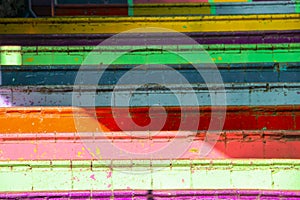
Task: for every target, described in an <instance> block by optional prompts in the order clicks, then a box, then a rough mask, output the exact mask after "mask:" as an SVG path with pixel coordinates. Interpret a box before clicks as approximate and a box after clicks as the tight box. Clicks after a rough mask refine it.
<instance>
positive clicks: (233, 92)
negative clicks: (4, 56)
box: [0, 82, 300, 107]
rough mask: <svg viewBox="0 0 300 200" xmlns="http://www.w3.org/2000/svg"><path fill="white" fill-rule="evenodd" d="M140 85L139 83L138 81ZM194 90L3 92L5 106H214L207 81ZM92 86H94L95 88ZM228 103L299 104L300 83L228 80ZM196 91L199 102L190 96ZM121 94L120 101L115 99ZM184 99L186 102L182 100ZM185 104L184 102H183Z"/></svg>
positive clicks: (68, 88)
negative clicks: (75, 103) (77, 101)
mask: <svg viewBox="0 0 300 200" xmlns="http://www.w3.org/2000/svg"><path fill="white" fill-rule="evenodd" d="M135 86H136V85H135ZM190 86H191V87H192V88H193V90H192V91H191V90H189V89H187V86H186V85H180V84H167V85H166V86H165V87H167V88H168V89H165V88H164V87H162V88H161V87H157V85H148V86H144V87H142V88H140V90H138V91H135V92H134V93H133V94H132V96H131V100H130V103H129V104H128V102H127V101H126V100H124V101H122V98H121V99H120V97H124V98H125V99H126V98H128V96H129V94H128V91H131V90H130V89H131V87H130V86H126V85H124V86H119V89H120V90H117V91H114V85H106V86H105V85H101V86H93V85H90V86H88V85H87V86H81V87H76V86H55V85H53V86H47V87H46V88H45V86H12V87H11V86H7V87H4V86H2V88H1V90H0V96H1V99H2V105H1V106H3V107H11V106H54V105H55V106H72V105H73V104H72V96H74V97H75V96H78V97H80V98H84V97H86V98H92V97H93V98H94V97H95V99H94V100H93V104H94V105H95V106H100V107H101V106H104V107H110V106H113V107H115V106H117V107H118V106H121V107H122V106H128V105H129V106H132V107H141V106H153V105H155V104H156V105H159V106H177V107H178V106H183V105H185V106H199V105H202V106H211V105H212V102H211V101H212V100H211V96H210V93H209V90H208V87H207V85H206V84H192V85H190ZM90 87H92V90H91V88H90ZM224 87H225V90H226V105H228V106H243V105H244V106H261V105H264V106H274V105H278V106H279V105H299V104H300V102H299V101H300V99H299V87H300V86H299V83H285V82H284V83H225V84H224ZM211 91H213V92H216V93H217V94H220V95H221V94H224V91H222V90H220V89H219V88H215V89H211ZM192 94H193V95H195V96H194V97H195V99H196V100H197V101H198V102H195V101H196V100H195V101H193V100H191V99H189V97H191V95H192ZM116 98H119V101H118V102H115V101H113V100H114V99H116ZM182 102H184V104H183V103H182ZM182 104H183V105H182ZM80 106H82V107H88V106H91V103H89V102H86V101H82V102H81V104H80Z"/></svg>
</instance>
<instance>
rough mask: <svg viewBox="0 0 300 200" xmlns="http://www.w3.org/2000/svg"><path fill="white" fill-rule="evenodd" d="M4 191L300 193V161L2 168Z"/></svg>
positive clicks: (52, 164) (16, 163)
mask: <svg viewBox="0 0 300 200" xmlns="http://www.w3.org/2000/svg"><path fill="white" fill-rule="evenodd" d="M0 180H1V181H0V191H2V192H12V191H55V190H117V189H154V190H158V189H261V190H263V189H266V190H269V189H276V190H300V160H290V159H287V160H272V159H266V160H255V159H244V160H232V159H225V160H176V161H168V160H151V161H150V160H109V161H107V160H97V161H89V160H85V161H7V162H4V161H2V162H0Z"/></svg>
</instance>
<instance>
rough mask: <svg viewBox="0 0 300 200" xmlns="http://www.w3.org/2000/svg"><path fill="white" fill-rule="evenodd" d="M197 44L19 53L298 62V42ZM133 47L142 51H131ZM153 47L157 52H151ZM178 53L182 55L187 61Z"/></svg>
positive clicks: (50, 59) (40, 61)
mask: <svg viewBox="0 0 300 200" xmlns="http://www.w3.org/2000/svg"><path fill="white" fill-rule="evenodd" d="M199 47H201V46H200V45H199V46H187V45H182V46H180V47H178V46H168V47H165V48H164V51H161V50H160V49H161V47H159V46H147V47H133V46H130V47H129V46H122V47H115V46H106V47H101V52H91V51H92V50H93V48H94V47H92V46H86V47H76V46H75V47H68V46H62V47H22V51H19V52H18V53H19V54H22V65H80V64H82V62H83V61H84V59H85V58H87V56H88V58H89V60H88V61H87V63H86V64H99V63H103V64H111V63H109V62H108V60H112V59H109V58H115V57H116V55H117V57H118V56H121V57H119V58H118V59H117V60H115V59H114V60H115V61H114V62H113V64H186V63H211V62H215V63H252V62H300V51H299V49H300V44H272V45H271V44H260V45H203V48H204V49H206V50H207V52H205V51H201V48H199ZM135 48H138V49H140V48H142V50H145V51H136V52H131V53H130V51H131V50H133V49H135ZM151 49H152V51H151ZM155 49H158V50H159V51H153V50H155ZM6 53H10V52H7V51H6ZM207 53H208V54H207ZM179 55H180V56H182V55H184V56H185V59H186V60H185V59H183V58H181V57H180V56H179ZM1 62H2V63H1V64H2V65H7V64H6V63H4V62H3V61H1ZM18 65H20V63H19V64H18Z"/></svg>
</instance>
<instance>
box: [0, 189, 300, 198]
mask: <svg viewBox="0 0 300 200" xmlns="http://www.w3.org/2000/svg"><path fill="white" fill-rule="evenodd" d="M149 193H150V194H151V196H152V197H154V198H158V199H162V200H164V199H170V198H178V197H185V198H200V199H207V198H210V199H211V198H212V199H233V200H238V199H241V198H242V199H256V198H259V199H269V198H272V199H274V200H277V199H278V200H279V199H285V198H289V199H292V198H299V196H300V195H299V192H298V191H285V190H217V191H216V190H163V191H143V190H132V189H131V190H130V189H128V191H118V190H114V191H68V192H67V191H61V192H22V193H0V198H9V199H14V198H31V199H35V198H37V199H40V198H43V197H48V198H66V199H78V198H81V199H88V198H93V199H98V198H99V199H102V198H113V199H123V200H130V199H145V198H147V197H149Z"/></svg>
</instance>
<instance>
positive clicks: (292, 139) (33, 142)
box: [0, 124, 300, 161]
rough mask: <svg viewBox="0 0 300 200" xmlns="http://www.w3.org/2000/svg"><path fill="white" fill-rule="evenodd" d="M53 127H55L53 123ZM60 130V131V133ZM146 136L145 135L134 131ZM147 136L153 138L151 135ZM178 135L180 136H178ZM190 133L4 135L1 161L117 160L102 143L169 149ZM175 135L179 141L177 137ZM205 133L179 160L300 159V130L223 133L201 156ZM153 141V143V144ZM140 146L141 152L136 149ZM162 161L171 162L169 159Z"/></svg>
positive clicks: (125, 148) (193, 140) (126, 148)
mask: <svg viewBox="0 0 300 200" xmlns="http://www.w3.org/2000/svg"><path fill="white" fill-rule="evenodd" d="M49 125H51V124H49ZM58 131H59V130H58ZM132 134H133V135H139V136H142V135H143V134H144V133H143V132H132ZM147 134H149V135H152V134H151V132H148V133H147ZM178 134H180V135H179V136H178ZM187 134H188V133H187V132H185V131H181V132H180V133H177V132H176V131H161V132H160V133H159V134H158V135H155V134H154V135H153V136H151V137H150V136H149V135H148V136H145V137H144V139H138V138H136V137H135V136H133V135H131V136H130V135H128V134H127V133H122V132H105V136H103V135H102V136H101V134H97V133H86V134H85V136H84V142H83V141H82V140H81V138H82V136H80V134H78V133H76V132H73V133H72V132H68V133H59V132H55V133H54V132H53V133H5V134H4V133H1V134H0V152H1V153H0V160H2V161H9V160H55V159H56V160H97V159H99V158H101V159H116V160H117V158H118V155H114V154H113V153H112V154H109V155H108V154H106V153H103V152H102V151H103V147H102V146H101V144H105V143H118V146H119V147H122V148H120V150H121V151H130V152H139V151H142V150H143V149H146V148H147V146H148V145H151V146H155V145H156V146H159V147H160V148H162V147H167V146H168V145H170V144H171V143H172V142H173V140H182V141H184V140H185V139H186V138H185V137H186V136H185V135H187ZM175 135H177V136H176V138H175ZM205 136H206V132H205V131H199V132H198V134H197V135H196V136H195V137H194V138H190V140H191V141H190V146H189V147H188V148H187V149H186V150H185V151H183V152H181V154H182V155H180V156H178V159H193V160H197V159H199V158H201V159H203V158H205V159H228V158H231V159H246V158H252V159H253V158H264V159H275V158H277V159H283V158H285V159H299V158H300V154H299V151H300V137H299V131H298V130H297V131H288V130H285V131H283V130H276V131H274V130H273V131H271V130H243V131H240V130H237V131H222V133H221V135H220V137H219V138H218V141H217V143H216V144H215V146H214V147H213V149H212V151H211V152H209V153H208V154H207V155H203V156H200V155H199V152H200V151H201V147H202V146H203V145H208V144H205V142H204V141H205ZM149 140H151V141H150V142H149ZM87 143H95V144H97V147H96V148H97V149H96V151H94V152H93V151H92V150H91V149H90V148H89V147H86V144H87ZM135 146H137V147H138V148H139V149H136V147H135ZM161 159H167V160H169V157H168V156H161Z"/></svg>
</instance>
